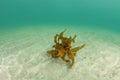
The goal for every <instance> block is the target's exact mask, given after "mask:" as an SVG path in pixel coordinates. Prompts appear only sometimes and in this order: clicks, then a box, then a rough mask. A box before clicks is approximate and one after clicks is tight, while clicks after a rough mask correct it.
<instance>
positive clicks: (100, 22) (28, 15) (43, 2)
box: [0, 0, 120, 31]
mask: <svg viewBox="0 0 120 80" xmlns="http://www.w3.org/2000/svg"><path fill="white" fill-rule="evenodd" d="M119 4H120V1H119V0H114V1H113V0H106V1H104V0H98V1H96V0H91V1H89V0H80V1H79V0H74V1H73V0H52V1H50V0H34V1H33V0H10V1H9V0H5V1H0V27H12V26H14V27H18V26H24V25H40V24H48V25H49V24H52V25H54V24H56V25H58V24H59V25H63V24H67V25H83V26H88V27H90V26H94V27H98V28H107V29H112V30H114V31H118V29H119V30H120V15H119V14H120V10H119V9H120V5H119Z"/></svg>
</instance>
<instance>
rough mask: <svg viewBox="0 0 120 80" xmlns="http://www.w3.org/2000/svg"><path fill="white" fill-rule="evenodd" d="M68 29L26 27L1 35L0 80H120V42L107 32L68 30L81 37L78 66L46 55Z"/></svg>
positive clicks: (78, 38)
mask: <svg viewBox="0 0 120 80" xmlns="http://www.w3.org/2000/svg"><path fill="white" fill-rule="evenodd" d="M64 29H65V28H64V27H60V28H50V27H44V28H43V27H42V28H39V27H36V28H32V27H26V28H19V29H14V30H5V31H1V32H0V80H120V38H119V35H118V34H117V33H114V32H111V31H109V30H108V31H107V30H97V29H96V30H95V29H87V28H86V29H85V28H74V27H72V28H70V27H69V28H66V29H67V31H66V32H65V35H66V36H74V34H76V35H77V38H76V43H74V44H73V46H74V47H75V46H78V45H81V44H84V43H85V44H86V46H85V47H84V48H83V49H82V50H80V51H78V52H77V55H76V57H75V64H74V66H73V68H72V69H69V63H66V62H64V61H62V60H61V59H52V58H51V56H50V55H48V54H47V53H46V51H47V50H50V49H51V46H52V45H53V37H54V35H55V34H56V33H60V32H61V31H63V30H64Z"/></svg>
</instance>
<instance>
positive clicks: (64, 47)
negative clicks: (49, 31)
mask: <svg viewBox="0 0 120 80" xmlns="http://www.w3.org/2000/svg"><path fill="white" fill-rule="evenodd" d="M65 31H66V29H65V30H64V31H63V32H61V33H60V34H56V35H55V36H54V43H55V44H54V45H53V46H52V47H53V49H52V50H49V51H47V53H49V54H50V55H51V56H52V58H59V57H60V58H61V59H62V60H64V61H65V62H70V61H71V67H72V66H73V64H74V62H75V59H74V56H76V52H77V51H79V50H80V49H82V48H83V47H84V46H85V44H83V45H80V46H78V47H75V48H72V46H71V43H74V42H75V38H76V35H74V37H71V36H70V37H64V36H63V34H64V32H65ZM66 56H68V58H69V59H65V57H66Z"/></svg>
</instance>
